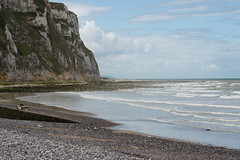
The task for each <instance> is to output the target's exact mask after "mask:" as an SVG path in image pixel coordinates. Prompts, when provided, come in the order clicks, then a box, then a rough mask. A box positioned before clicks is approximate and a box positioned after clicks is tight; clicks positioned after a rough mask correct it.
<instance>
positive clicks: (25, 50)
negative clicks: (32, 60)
mask: <svg viewBox="0 0 240 160" xmlns="http://www.w3.org/2000/svg"><path fill="white" fill-rule="evenodd" d="M16 46H17V49H18V53H20V54H21V55H22V56H27V55H29V54H31V53H32V52H33V50H32V48H31V47H29V46H28V45H27V44H24V43H18V42H17V43H16Z"/></svg>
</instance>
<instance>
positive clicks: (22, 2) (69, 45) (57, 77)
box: [0, 0, 100, 81]
mask: <svg viewBox="0 0 240 160" xmlns="http://www.w3.org/2000/svg"><path fill="white" fill-rule="evenodd" d="M99 78H100V74H99V70H98V65H97V63H96V60H95V58H94V55H93V53H92V52H91V51H90V50H89V49H88V48H86V47H85V45H84V43H83V41H82V40H81V39H80V35H79V25H78V19H77V16H76V15H75V14H74V13H73V12H71V11H69V10H68V9H67V7H66V6H65V5H64V4H62V3H51V2H48V0H0V81H51V80H52V81H85V80H88V79H99Z"/></svg>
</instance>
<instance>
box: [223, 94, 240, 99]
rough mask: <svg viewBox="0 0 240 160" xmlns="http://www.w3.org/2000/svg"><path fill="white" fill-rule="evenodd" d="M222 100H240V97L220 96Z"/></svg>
mask: <svg viewBox="0 0 240 160" xmlns="http://www.w3.org/2000/svg"><path fill="white" fill-rule="evenodd" d="M219 98H221V99H240V95H229V96H220V97H219Z"/></svg>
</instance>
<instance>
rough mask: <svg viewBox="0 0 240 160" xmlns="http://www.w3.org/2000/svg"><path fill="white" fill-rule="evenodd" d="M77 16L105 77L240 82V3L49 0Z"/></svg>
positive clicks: (211, 0) (214, 0)
mask: <svg viewBox="0 0 240 160" xmlns="http://www.w3.org/2000/svg"><path fill="white" fill-rule="evenodd" d="M50 1H51V2H62V3H64V4H65V5H66V6H67V7H68V9H69V10H71V11H73V12H74V13H76V14H77V16H78V19H79V31H80V37H81V39H82V40H83V42H84V44H85V45H86V46H87V47H88V48H89V49H90V50H92V51H93V53H94V55H95V58H96V60H97V63H98V65H99V69H100V74H101V75H102V76H111V77H115V78H128V79H172V78H177V79H178V78H240V0H50Z"/></svg>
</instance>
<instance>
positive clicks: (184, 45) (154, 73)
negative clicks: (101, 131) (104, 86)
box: [80, 21, 240, 78]
mask: <svg viewBox="0 0 240 160" xmlns="http://www.w3.org/2000/svg"><path fill="white" fill-rule="evenodd" d="M80 33H81V37H82V39H83V41H84V43H85V45H86V46H87V47H88V48H89V49H91V50H92V51H93V52H94V54H95V56H96V59H97V62H98V64H99V67H100V71H101V74H102V75H110V76H115V77H120V78H176V77H177V78H184V77H185V78H188V77H189V78H193V77H195V78H196V77H204V76H205V77H207V75H208V74H209V76H211V77H214V76H217V74H216V75H214V73H213V71H214V70H219V69H220V68H225V70H226V76H227V74H229V73H228V72H227V71H231V70H232V68H233V67H234V65H236V66H239V65H238V60H239V59H240V55H239V49H240V48H239V46H240V44H239V43H236V42H235V43H233V42H227V41H221V40H213V39H206V38H195V37H191V36H189V35H182V34H172V35H171V34H170V35H163V34H155V35H147V36H146V35H145V36H133V35H121V34H116V33H114V32H104V31H103V30H102V29H101V28H100V27H98V26H97V24H96V22H95V21H88V22H86V23H85V24H84V25H82V26H81V28H80ZM229 63H231V66H229V65H228V64H229ZM221 65H223V66H221ZM235 68H236V67H235ZM236 72H237V73H239V71H236Z"/></svg>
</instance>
